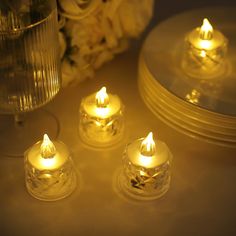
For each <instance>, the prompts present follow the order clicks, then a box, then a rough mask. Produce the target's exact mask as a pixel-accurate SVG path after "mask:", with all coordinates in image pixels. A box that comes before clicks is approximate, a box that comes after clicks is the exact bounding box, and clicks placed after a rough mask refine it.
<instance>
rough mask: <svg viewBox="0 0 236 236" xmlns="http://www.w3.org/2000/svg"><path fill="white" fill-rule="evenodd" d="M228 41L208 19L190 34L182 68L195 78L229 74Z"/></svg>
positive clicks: (187, 36)
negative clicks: (214, 28)
mask: <svg viewBox="0 0 236 236" xmlns="http://www.w3.org/2000/svg"><path fill="white" fill-rule="evenodd" d="M227 48H228V40H227V39H226V37H225V36H224V35H223V34H222V33H221V32H220V31H218V30H213V27H212V26H211V24H210V22H209V21H208V20H207V19H204V20H203V24H202V26H201V27H198V28H196V29H194V30H193V31H191V32H190V33H188V34H187V35H186V37H185V42H184V55H183V60H182V68H183V70H184V71H185V73H186V74H187V75H188V76H190V77H194V78H199V79H211V78H216V77H220V76H222V75H224V74H225V73H227V60H226V55H227Z"/></svg>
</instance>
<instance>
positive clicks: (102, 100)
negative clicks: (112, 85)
mask: <svg viewBox="0 0 236 236" xmlns="http://www.w3.org/2000/svg"><path fill="white" fill-rule="evenodd" d="M96 104H97V107H106V106H107V105H108V104H109V96H108V94H107V90H106V87H102V88H101V89H100V90H99V91H98V92H97V94H96Z"/></svg>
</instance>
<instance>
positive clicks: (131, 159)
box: [119, 132, 172, 200]
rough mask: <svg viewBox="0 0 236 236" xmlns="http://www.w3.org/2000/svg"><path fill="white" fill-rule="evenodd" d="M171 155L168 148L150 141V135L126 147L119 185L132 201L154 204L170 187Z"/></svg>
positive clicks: (157, 141)
mask: <svg viewBox="0 0 236 236" xmlns="http://www.w3.org/2000/svg"><path fill="white" fill-rule="evenodd" d="M171 162H172V154H171V152H170V150H169V148H168V146H167V145H166V144H165V143H164V142H162V141H160V140H155V141H154V140H153V134H152V132H150V133H149V134H148V136H147V137H146V138H141V139H137V140H135V141H134V142H132V143H130V144H128V145H127V147H126V149H125V152H124V157H123V169H122V172H121V174H120V177H119V185H120V188H121V189H122V190H123V192H124V193H125V194H126V195H128V196H129V197H131V198H133V199H138V200H154V199H157V198H160V197H161V196H163V195H164V194H165V193H166V192H167V190H168V189H169V186H170V179H171V177H170V168H171Z"/></svg>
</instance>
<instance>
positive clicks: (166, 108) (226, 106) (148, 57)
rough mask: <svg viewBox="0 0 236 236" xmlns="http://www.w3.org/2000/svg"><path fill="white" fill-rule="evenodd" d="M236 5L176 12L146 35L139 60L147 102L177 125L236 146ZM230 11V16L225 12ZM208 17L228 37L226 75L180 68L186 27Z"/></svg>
mask: <svg viewBox="0 0 236 236" xmlns="http://www.w3.org/2000/svg"><path fill="white" fill-rule="evenodd" d="M235 11H236V9H235V8H234V9H232V8H231V9H229V8H225V9H222V8H221V9H219V8H211V9H201V10H196V11H191V12H186V13H183V14H180V15H177V16H174V17H172V18H170V19H168V20H167V21H165V22H163V23H162V24H160V25H158V26H157V27H156V28H154V30H153V31H152V32H151V33H150V34H149V36H148V37H147V39H146V41H145V43H144V46H143V48H142V51H141V54H140V60H139V79H138V83H139V89H140V94H141V96H142V98H143V100H144V102H145V104H146V105H147V107H148V108H149V109H150V110H151V111H152V112H153V113H154V114H155V115H156V116H157V117H159V118H160V119H161V120H163V121H164V122H166V123H167V124H168V125H170V126H172V127H173V128H175V129H177V130H179V131H181V132H183V133H185V134H187V135H189V136H191V137H195V138H199V139H203V140H205V141H207V142H211V143H215V144H219V145H222V146H228V147H234V148H235V147H236V14H235ZM226 16H227V17H226ZM205 17H207V18H209V19H210V20H212V24H213V27H214V25H215V26H217V28H218V29H219V30H220V31H221V32H222V33H223V34H224V35H225V36H226V37H227V38H228V40H229V45H230V47H229V53H228V62H227V64H228V66H227V71H226V73H225V74H224V76H223V77H221V78H212V79H210V80H204V79H197V78H195V79H194V78H189V77H188V76H187V75H186V74H185V73H184V71H183V70H182V69H181V57H182V54H183V45H184V37H185V35H186V33H188V32H189V31H191V30H192V29H194V28H196V27H197V26H198V25H199V24H201V22H202V19H203V18H205Z"/></svg>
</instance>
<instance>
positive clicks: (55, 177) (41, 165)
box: [24, 135, 77, 201]
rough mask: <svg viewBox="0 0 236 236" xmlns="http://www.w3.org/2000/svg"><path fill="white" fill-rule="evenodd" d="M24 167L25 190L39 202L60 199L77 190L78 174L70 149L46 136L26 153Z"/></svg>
mask: <svg viewBox="0 0 236 236" xmlns="http://www.w3.org/2000/svg"><path fill="white" fill-rule="evenodd" d="M24 166H25V182H26V188H27V190H28V192H29V193H30V194H31V195H32V196H33V197H35V198H37V199H39V200H43V201H55V200H60V199H62V198H65V197H67V196H69V195H70V194H71V193H72V192H73V191H74V189H75V188H76V183H77V177H76V172H75V169H74V165H73V161H72V159H71V156H70V152H69V150H68V148H67V146H66V145H65V144H64V143H62V142H61V141H53V142H52V141H50V139H49V138H48V136H47V135H44V139H43V141H39V142H37V143H36V144H34V145H33V146H32V147H30V148H29V149H28V150H27V151H26V152H25V157H24Z"/></svg>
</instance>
